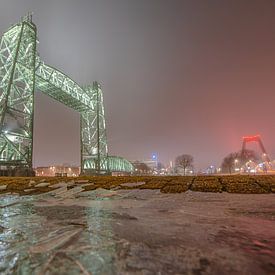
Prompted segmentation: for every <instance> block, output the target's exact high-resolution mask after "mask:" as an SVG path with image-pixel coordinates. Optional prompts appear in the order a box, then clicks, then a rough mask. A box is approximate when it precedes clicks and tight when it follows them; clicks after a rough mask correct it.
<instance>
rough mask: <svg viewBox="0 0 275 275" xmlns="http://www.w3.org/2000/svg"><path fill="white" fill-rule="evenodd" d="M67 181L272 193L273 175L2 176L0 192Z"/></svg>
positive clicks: (31, 190)
mask: <svg viewBox="0 0 275 275" xmlns="http://www.w3.org/2000/svg"><path fill="white" fill-rule="evenodd" d="M62 183H66V187H67V188H68V189H70V188H74V187H76V186H77V185H81V186H82V188H83V191H89V190H95V189H98V188H104V189H111V190H118V189H127V190H128V189H160V191H161V192H162V193H182V192H186V191H187V190H191V191H199V192H228V193H246V194H265V193H275V175H252V176H251V175H230V176H123V177H112V176H89V177H86V176H85V177H78V178H70V177H62V178H61V177H31V178H30V177H1V178H0V194H1V193H2V194H3V193H9V194H19V195H34V194H41V193H46V192H50V191H52V190H54V189H56V188H59V187H60V184H61V185H62Z"/></svg>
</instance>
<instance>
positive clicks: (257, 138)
mask: <svg viewBox="0 0 275 275" xmlns="http://www.w3.org/2000/svg"><path fill="white" fill-rule="evenodd" d="M249 142H257V143H258V145H259V147H260V149H261V152H262V160H263V161H264V162H265V163H266V164H267V166H268V167H270V166H271V162H270V158H269V157H268V154H267V152H266V150H265V147H264V145H263V142H262V140H261V137H260V135H256V136H246V137H243V145H242V151H241V159H242V160H243V159H244V154H245V150H246V145H247V143H249Z"/></svg>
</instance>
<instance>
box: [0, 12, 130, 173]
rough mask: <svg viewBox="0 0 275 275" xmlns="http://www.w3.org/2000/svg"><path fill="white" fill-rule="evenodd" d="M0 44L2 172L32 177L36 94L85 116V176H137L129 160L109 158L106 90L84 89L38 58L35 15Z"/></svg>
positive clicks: (97, 88)
mask: <svg viewBox="0 0 275 275" xmlns="http://www.w3.org/2000/svg"><path fill="white" fill-rule="evenodd" d="M0 43H1V44H0V166H1V167H0V170H3V169H4V170H11V169H12V170H13V171H19V174H20V173H21V174H22V171H25V172H24V173H25V174H28V173H30V171H32V155H33V116H34V93H35V91H41V92H43V93H44V94H46V95H48V96H50V97H52V98H53V99H55V100H57V101H59V102H61V103H63V104H65V105H66V106H68V107H71V108H72V109H74V110H76V111H77V112H79V113H80V120H81V121H80V125H81V171H82V173H86V174H87V173H97V174H101V173H108V172H109V171H128V172H130V171H132V170H133V167H132V165H131V164H130V163H129V162H128V161H127V160H125V159H123V158H120V157H109V156H108V146H107V138H106V124H105V116H104V106H103V93H102V90H101V86H100V85H99V84H98V83H97V82H93V85H92V86H87V87H81V86H79V85H78V84H77V83H76V82H75V81H73V80H72V79H71V78H70V77H68V76H67V75H65V74H64V73H62V72H61V71H59V70H57V69H55V68H53V67H51V66H49V65H46V64H45V63H44V62H43V61H42V60H41V59H40V57H39V55H38V53H37V49H36V46H37V30H36V26H35V24H34V23H33V22H32V18H31V16H30V15H28V16H27V17H24V18H23V19H22V21H21V22H20V23H18V24H16V25H14V26H12V27H11V28H10V29H9V30H8V31H7V32H5V33H4V34H3V36H2V37H1V42H0Z"/></svg>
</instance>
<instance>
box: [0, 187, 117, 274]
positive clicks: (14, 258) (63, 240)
mask: <svg viewBox="0 0 275 275" xmlns="http://www.w3.org/2000/svg"><path fill="white" fill-rule="evenodd" d="M62 188H63V189H64V187H61V188H60V189H62ZM81 190H82V189H81V187H76V188H72V189H70V190H68V191H67V192H66V191H65V189H64V190H62V191H65V192H60V191H61V190H58V192H55V193H54V192H53V193H52V194H47V195H43V196H33V197H31V196H30V197H14V196H6V197H4V198H2V200H1V204H0V219H1V222H0V273H1V274H11V273H18V274H45V273H48V274H53V273H59V274H60V273H64V274H83V273H84V274H92V273H93V274H97V273H104V274H108V273H109V274H110V273H113V268H112V258H113V254H114V253H115V242H114V239H113V235H112V228H111V225H110V217H111V216H110V214H108V211H106V210H103V209H102V207H101V204H100V201H98V202H97V203H95V204H93V205H92V207H90V206H89V203H86V205H85V206H81V203H80V201H79V205H78V200H80V199H76V198H74V203H73V204H74V205H70V204H71V203H72V201H71V199H72V197H74V196H75V195H76V194H78V193H79V192H80V191H81ZM49 195H50V197H49ZM52 196H54V197H52ZM87 199H89V200H91V199H93V200H96V197H94V196H93V198H89V196H87Z"/></svg>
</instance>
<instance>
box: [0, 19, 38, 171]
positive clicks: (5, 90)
mask: <svg viewBox="0 0 275 275" xmlns="http://www.w3.org/2000/svg"><path fill="white" fill-rule="evenodd" d="M36 40H37V38H36V26H35V25H34V24H33V23H32V21H31V17H30V16H27V17H25V18H24V19H23V21H22V22H21V23H19V24H17V25H15V26H13V27H12V28H10V29H9V30H8V31H7V32H5V33H4V35H3V36H2V38H1V42H0V166H2V167H3V166H5V167H6V168H9V169H11V168H13V169H14V168H17V170H22V169H23V170H25V171H26V172H25V173H27V174H30V173H31V171H32V152H33V105H34V104H33V103H34V102H33V99H34V89H35V61H36Z"/></svg>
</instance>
